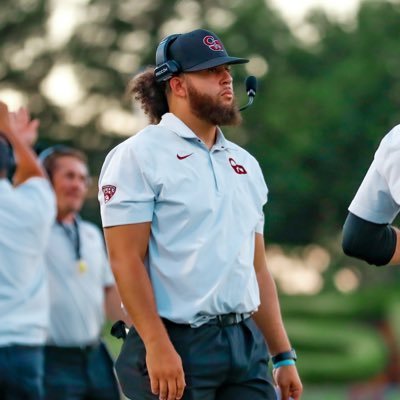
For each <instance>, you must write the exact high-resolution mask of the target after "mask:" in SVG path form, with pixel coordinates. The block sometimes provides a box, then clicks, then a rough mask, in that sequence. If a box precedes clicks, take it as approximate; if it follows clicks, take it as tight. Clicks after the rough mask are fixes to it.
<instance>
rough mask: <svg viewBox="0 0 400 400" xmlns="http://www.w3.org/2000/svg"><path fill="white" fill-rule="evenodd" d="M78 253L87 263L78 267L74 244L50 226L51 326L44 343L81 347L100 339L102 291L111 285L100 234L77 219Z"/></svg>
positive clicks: (48, 259)
mask: <svg viewBox="0 0 400 400" xmlns="http://www.w3.org/2000/svg"><path fill="white" fill-rule="evenodd" d="M77 221H78V229H79V238H80V250H81V255H82V257H81V258H82V260H84V262H85V264H86V268H85V269H84V270H82V269H80V268H79V263H78V260H77V257H76V248H75V243H74V242H73V241H72V239H71V237H70V236H68V234H67V232H66V231H65V230H64V228H63V227H62V226H61V225H60V224H59V223H57V222H55V223H53V226H52V230H51V236H50V240H49V242H48V245H47V250H46V258H45V259H46V266H47V272H48V277H49V289H50V327H49V334H48V339H47V343H48V344H52V345H57V346H84V345H87V344H90V343H93V342H95V341H97V340H98V339H99V336H100V333H101V329H102V326H103V323H104V289H105V288H106V287H107V286H111V285H114V277H113V275H112V272H111V269H110V267H109V264H108V261H107V256H106V253H105V248H104V241H103V236H102V233H101V232H100V230H99V228H97V227H96V226H95V225H93V224H91V223H89V222H86V221H83V220H81V219H78V220H77Z"/></svg>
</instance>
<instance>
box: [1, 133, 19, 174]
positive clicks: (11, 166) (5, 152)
mask: <svg viewBox="0 0 400 400" xmlns="http://www.w3.org/2000/svg"><path fill="white" fill-rule="evenodd" d="M15 168H16V164H15V158H14V153H13V149H12V147H11V145H10V143H9V142H8V140H7V139H6V138H5V137H4V136H3V135H2V134H1V132H0V172H1V173H5V174H6V175H7V178H8V179H9V180H10V181H11V180H12V176H13V175H14V172H15Z"/></svg>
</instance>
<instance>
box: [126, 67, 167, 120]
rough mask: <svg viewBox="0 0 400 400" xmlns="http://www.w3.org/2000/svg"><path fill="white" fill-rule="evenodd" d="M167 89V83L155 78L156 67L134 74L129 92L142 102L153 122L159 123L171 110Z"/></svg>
mask: <svg viewBox="0 0 400 400" xmlns="http://www.w3.org/2000/svg"><path fill="white" fill-rule="evenodd" d="M165 91H166V84H165V83H162V84H159V83H157V82H156V80H155V78H154V67H149V68H147V69H146V70H145V71H143V72H141V73H139V74H137V75H136V76H134V77H133V78H132V80H131V81H130V82H129V84H128V88H127V94H128V95H130V96H131V97H132V99H134V100H136V101H139V102H140V105H141V108H142V109H143V111H144V112H145V114H146V115H147V116H148V118H149V121H150V123H151V124H158V123H159V122H160V121H161V117H162V116H163V114H165V113H166V112H168V110H169V109H168V103H167V98H166V96H165Z"/></svg>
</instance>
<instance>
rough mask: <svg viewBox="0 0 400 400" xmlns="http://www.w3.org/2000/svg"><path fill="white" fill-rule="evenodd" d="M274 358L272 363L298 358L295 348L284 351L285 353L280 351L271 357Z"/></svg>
mask: <svg viewBox="0 0 400 400" xmlns="http://www.w3.org/2000/svg"><path fill="white" fill-rule="evenodd" d="M271 360H272V364H276V363H278V362H280V361H284V360H294V361H296V360H297V355H296V352H295V350H294V349H291V350H289V351H284V352H283V353H279V354H277V355H276V356H273V357H272V358H271Z"/></svg>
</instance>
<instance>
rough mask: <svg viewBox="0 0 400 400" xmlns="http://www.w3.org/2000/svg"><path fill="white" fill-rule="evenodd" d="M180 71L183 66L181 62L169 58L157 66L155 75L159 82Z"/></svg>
mask: <svg viewBox="0 0 400 400" xmlns="http://www.w3.org/2000/svg"><path fill="white" fill-rule="evenodd" d="M180 71H181V67H180V65H179V63H178V62H176V61H175V60H169V61H167V62H165V63H163V64H161V65H159V66H158V67H156V68H155V70H154V76H155V78H156V81H157V82H165V81H167V80H168V79H170V78H172V76H173V75H176V74H178V73H179V72H180Z"/></svg>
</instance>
